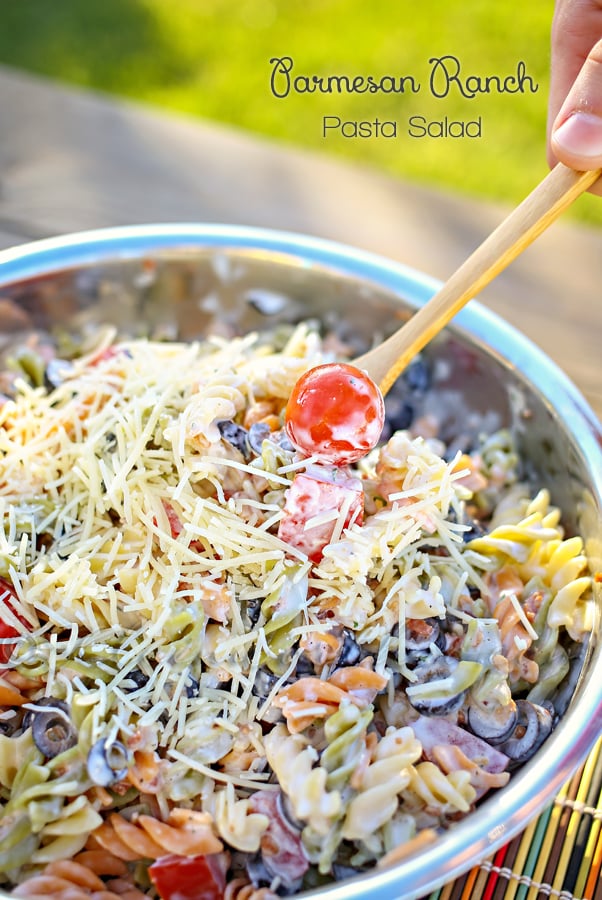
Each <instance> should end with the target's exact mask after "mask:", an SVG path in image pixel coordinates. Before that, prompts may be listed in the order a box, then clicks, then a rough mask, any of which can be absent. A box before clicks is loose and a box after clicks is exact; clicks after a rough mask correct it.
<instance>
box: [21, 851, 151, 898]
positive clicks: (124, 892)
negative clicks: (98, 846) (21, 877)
mask: <svg viewBox="0 0 602 900" xmlns="http://www.w3.org/2000/svg"><path fill="white" fill-rule="evenodd" d="M100 875H105V876H106V875H108V876H117V877H110V878H109V879H108V880H107V881H103V880H102V878H101V877H100ZM127 875H128V870H127V867H126V866H125V864H124V863H123V862H122V861H121V860H119V859H116V858H115V857H113V856H111V855H110V854H107V853H104V852H103V853H97V852H96V853H95V852H84V853H80V854H78V856H76V857H75V858H74V859H73V860H60V861H57V862H52V863H50V864H49V865H48V866H46V868H45V869H44V870H43V871H42V872H41V873H40V874H39V875H34V877H33V878H29V879H28V880H27V881H24V882H23V883H22V884H20V885H18V887H16V888H15V889H14V890H13V891H12V894H11V896H13V897H54V898H55V900H146V898H147V894H144V893H143V892H142V891H140V890H138V888H136V887H135V886H134V884H133V883H132V882H131V881H130V880H129V878H128V877H127Z"/></svg>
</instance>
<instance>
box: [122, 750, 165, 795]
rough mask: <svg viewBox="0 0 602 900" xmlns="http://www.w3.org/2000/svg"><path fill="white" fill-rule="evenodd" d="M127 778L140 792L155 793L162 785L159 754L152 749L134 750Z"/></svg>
mask: <svg viewBox="0 0 602 900" xmlns="http://www.w3.org/2000/svg"><path fill="white" fill-rule="evenodd" d="M127 780H128V781H129V782H130V784H132V785H133V786H134V787H135V788H137V789H138V790H139V791H140V793H141V794H156V793H157V792H158V791H159V790H160V789H161V785H162V778H161V766H160V762H159V756H158V755H157V753H155V751H154V750H136V751H135V752H134V761H133V763H132V765H131V766H130V768H129V769H128V773H127Z"/></svg>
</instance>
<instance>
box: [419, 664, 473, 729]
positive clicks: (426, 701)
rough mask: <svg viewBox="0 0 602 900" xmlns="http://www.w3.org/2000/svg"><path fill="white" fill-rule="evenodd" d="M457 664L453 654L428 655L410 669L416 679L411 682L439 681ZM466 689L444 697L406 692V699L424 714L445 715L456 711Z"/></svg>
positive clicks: (460, 704)
mask: <svg viewBox="0 0 602 900" xmlns="http://www.w3.org/2000/svg"><path fill="white" fill-rule="evenodd" d="M457 666H458V660H457V659H455V658H454V657H453V656H435V657H430V658H428V659H426V660H424V661H423V662H421V663H419V664H418V665H417V666H416V668H415V669H413V670H412V672H413V674H414V675H415V676H416V680H415V681H414V682H412V684H427V683H429V682H431V681H441V680H443V679H444V678H449V677H450V676H451V675H452V674H453V672H454V670H455V669H456V668H457ZM465 697H466V690H461V691H458V692H457V693H455V694H452V695H451V696H445V697H416V696H411V695H410V694H408V700H409V701H410V703H411V704H412V706H413V707H414V709H416V710H418V712H421V713H423V714H424V715H425V716H446V715H448V714H449V713H453V712H457V710H458V709H460V707H461V706H462V704H463V703H464V699H465Z"/></svg>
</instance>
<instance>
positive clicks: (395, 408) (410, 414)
mask: <svg viewBox="0 0 602 900" xmlns="http://www.w3.org/2000/svg"><path fill="white" fill-rule="evenodd" d="M414 416H415V411H414V407H413V405H412V404H411V403H408V402H407V400H404V399H403V397H400V396H394V397H392V396H391V395H390V394H389V395H388V396H387V398H386V400H385V419H386V422H387V424H388V426H389V431H390V432H391V433H393V432H395V431H406V430H407V429H408V428H409V427H410V425H411V424H412V422H413V421H414Z"/></svg>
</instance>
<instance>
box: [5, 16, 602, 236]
mask: <svg viewBox="0 0 602 900" xmlns="http://www.w3.org/2000/svg"><path fill="white" fill-rule="evenodd" d="M552 11H553V0H537V2H535V3H523V4H520V5H519V4H516V3H492V2H491V0H464V2H462V3H460V2H452V0H426V2H423V3H422V4H418V3H416V2H408V0H398V2H394V0H373V2H372V3H367V2H366V0H238V2H232V0H177V2H166V0H102V2H81V0H60V2H49V0H19V2H17V3H14V2H13V3H4V4H2V13H1V25H2V27H1V28H0V62H2V63H5V64H8V65H12V66H16V67H20V68H22V69H27V70H30V71H33V72H37V73H41V74H44V75H48V76H50V77H52V78H55V79H58V80H60V81H64V82H69V83H72V84H76V85H81V86H84V87H88V88H94V89H98V90H102V91H106V92H109V93H113V94H118V95H121V96H124V97H129V98H132V99H135V100H140V101H143V102H146V103H151V104H156V105H159V106H162V107H164V108H167V109H171V110H174V111H179V112H184V113H187V114H191V115H193V116H200V117H204V118H206V119H213V120H216V121H219V122H224V123H227V124H231V125H235V126H237V127H240V128H244V129H248V130H249V131H252V132H255V133H259V134H262V135H267V136H270V137H272V138H274V139H276V140H278V141H281V142H284V143H286V144H291V145H295V146H298V147H306V148H313V149H317V150H320V151H322V152H327V153H330V154H336V155H339V156H342V157H345V158H347V159H351V160H355V161H357V162H361V163H366V164H369V165H371V166H373V167H375V168H377V169H379V170H381V171H384V172H387V173H390V174H393V175H398V176H401V177H404V178H409V179H412V180H414V181H417V182H421V183H427V184H430V185H436V186H440V187H443V188H447V189H451V190H454V191H458V192H462V193H464V194H467V195H471V196H477V197H481V198H485V199H493V200H502V201H506V202H510V203H515V202H517V201H519V200H520V199H522V197H523V196H524V195H525V194H526V193H527V192H528V191H529V190H530V189H531V188H532V187H533V186H534V185H535V184H536V182H537V181H538V180H539V179H540V178H541V177H542V176H543V175H544V174H545V172H546V163H545V122H546V103H547V92H548V84H549V30H550V23H551V18H552ZM446 55H453V56H456V57H457V58H458V59H459V61H460V63H461V67H462V73H463V75H468V74H472V75H479V76H481V77H484V76H487V75H499V76H501V77H504V76H506V75H510V74H513V73H515V72H516V67H517V63H518V62H519V61H521V60H522V61H523V62H524V63H525V65H526V69H527V72H528V74H529V75H530V76H531V77H532V78H533V80H534V81H535V82H536V83H537V84H538V85H539V88H538V90H537V92H536V93H530V92H529V91H527V92H525V93H516V94H509V93H508V94H499V93H495V92H492V93H488V94H482V95H479V96H477V97H475V98H474V99H466V98H464V97H462V96H461V94H460V92H459V91H458V90H456V89H455V88H452V90H451V91H450V93H449V95H448V96H447V97H445V98H437V97H435V96H433V94H432V92H431V91H430V90H429V85H428V77H429V72H430V66H429V59H430V58H432V57H440V56H446ZM282 56H289V57H291V58H292V59H293V60H294V70H293V74H307V75H310V76H311V75H321V76H327V75H336V74H340V75H349V76H355V75H363V76H367V75H373V76H374V77H375V78H377V79H378V78H380V77H382V76H384V75H393V76H397V77H399V76H401V75H413V76H414V77H415V78H416V79H417V80H418V81H419V82H420V83H421V90H420V91H419V92H418V93H404V94H380V93H377V94H370V93H364V94H344V93H343V94H319V93H313V94H294V95H293V94H291V95H289V96H288V97H286V98H283V99H279V98H277V97H275V96H273V94H272V93H271V91H270V74H271V66H270V63H269V60H270V58H272V57H282ZM415 115H419V116H424V117H425V118H426V119H427V120H429V121H430V120H437V121H438V120H441V119H442V118H443V117H444V116H447V117H448V119H449V120H474V119H476V118H477V117H479V116H480V117H481V120H482V137H481V138H467V137H465V138H453V137H442V138H434V137H424V138H419V139H418V138H411V137H409V136H408V134H407V120H408V118H409V117H410V116H415ZM324 116H338V117H339V118H340V119H341V120H353V121H357V120H367V121H373V120H374V119H375V118H377V117H378V119H379V120H380V121H381V122H382V121H384V120H393V121H396V122H397V123H398V137H397V138H391V139H387V138H385V137H370V138H355V139H354V138H345V137H343V136H341V135H340V134H333V135H331V136H329V137H327V138H324V137H323V134H322V120H323V117H324ZM570 215H572V216H574V217H577V218H579V219H581V220H582V221H587V222H590V223H595V224H598V225H599V224H602V204H600V201H599V199H598V198H593V197H582V198H580V199H579V201H578V202H577V204H576V205H575V207H574V208H573V210H572V211H571V212H570Z"/></svg>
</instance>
